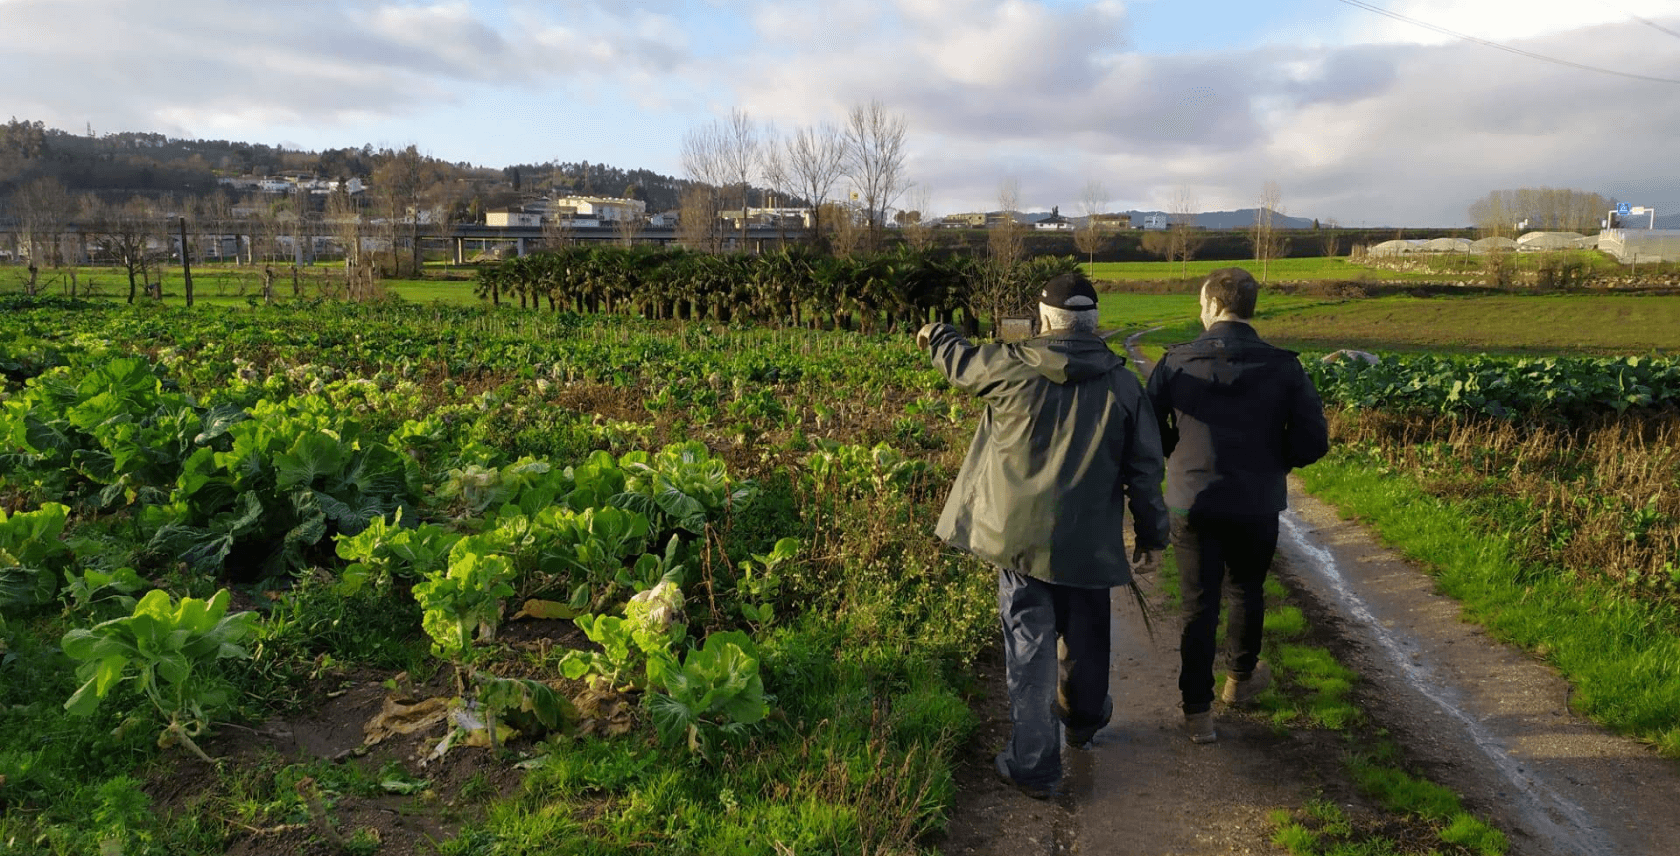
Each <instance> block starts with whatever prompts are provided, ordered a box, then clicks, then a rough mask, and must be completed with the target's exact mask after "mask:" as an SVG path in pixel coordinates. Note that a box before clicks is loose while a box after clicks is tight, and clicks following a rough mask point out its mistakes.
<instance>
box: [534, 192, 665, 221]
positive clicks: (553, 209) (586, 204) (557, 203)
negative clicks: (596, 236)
mask: <svg viewBox="0 0 1680 856" xmlns="http://www.w3.org/2000/svg"><path fill="white" fill-rule="evenodd" d="M547 207H548V214H549V216H551V217H563V218H566V219H569V220H583V219H588V220H598V221H600V222H602V223H620V222H623V221H625V220H641V219H646V218H647V203H646V202H643V201H641V200H640V199H617V198H612V197H606V196H567V197H564V198H561V199H556V200H554V201H553V202H550V203H548V206H547Z"/></svg>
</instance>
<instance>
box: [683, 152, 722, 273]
mask: <svg viewBox="0 0 1680 856" xmlns="http://www.w3.org/2000/svg"><path fill="white" fill-rule="evenodd" d="M728 145H729V142H728V140H727V138H726V136H725V132H724V126H723V125H722V123H719V122H717V121H715V120H714V121H712V122H708V123H707V124H705V125H701V126H699V127H696V128H690V129H689V130H688V133H686V134H684V135H683V141H682V167H683V176H684V177H685V178H687V179H688V180H689V181H691V182H693V184H692V185H691V186H690V187H689V188H688V189H687V190H685V191H684V192H683V195H682V210H681V213H680V214H679V215H678V218H679V219H678V226H679V229H680V230H681V231H682V233H683V235H684V238H683V243H685V244H687V245H689V246H690V247H693V248H695V249H707V250H710V251H712V252H716V251H718V250H719V249H721V244H722V236H721V235H720V234H719V231H720V230H719V223H718V215H719V213H720V212H721V211H722V208H723V186H724V184H725V183H727V182H728V181H729V163H728V156H727V155H726V154H725V149H726V148H727V147H728Z"/></svg>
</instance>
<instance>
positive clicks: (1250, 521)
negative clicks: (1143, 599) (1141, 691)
mask: <svg viewBox="0 0 1680 856" xmlns="http://www.w3.org/2000/svg"><path fill="white" fill-rule="evenodd" d="M1277 539H1278V520H1277V515H1276V514H1264V515H1253V516H1242V517H1226V516H1215V515H1207V514H1200V513H1197V512H1194V511H1192V512H1189V513H1185V512H1183V511H1178V510H1174V511H1173V513H1172V547H1173V555H1174V557H1175V558H1176V559H1177V561H1178V592H1179V595H1180V596H1181V598H1182V599H1183V601H1184V632H1183V634H1182V635H1181V636H1180V638H1179V649H1178V650H1179V673H1178V691H1179V693H1180V695H1181V696H1182V697H1183V700H1184V712H1185V713H1200V712H1201V711H1204V710H1207V709H1208V708H1210V707H1212V705H1213V666H1214V660H1215V658H1216V657H1217V656H1218V653H1219V646H1218V642H1217V639H1218V634H1219V606H1220V600H1221V595H1222V594H1223V593H1224V588H1225V584H1226V582H1229V583H1230V584H1231V588H1233V589H1235V591H1236V595H1237V596H1236V601H1235V602H1234V603H1233V604H1231V609H1230V611H1229V613H1228V614H1227V616H1226V619H1225V622H1226V623H1225V644H1226V645H1227V646H1228V647H1229V648H1230V669H1231V671H1233V672H1237V673H1239V674H1247V673H1249V672H1252V671H1254V664H1255V663H1256V662H1258V661H1259V659H1260V635H1261V630H1262V629H1263V628H1264V626H1265V620H1266V598H1265V582H1266V571H1267V570H1268V569H1269V568H1271V566H1272V554H1273V553H1275V552H1276V551H1277Z"/></svg>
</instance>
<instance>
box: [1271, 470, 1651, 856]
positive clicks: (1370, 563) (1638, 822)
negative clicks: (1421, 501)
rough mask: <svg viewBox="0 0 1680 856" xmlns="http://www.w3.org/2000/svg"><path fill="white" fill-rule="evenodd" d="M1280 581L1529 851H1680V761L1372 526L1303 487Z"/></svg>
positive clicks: (1375, 698) (1400, 729) (1385, 720)
mask: <svg viewBox="0 0 1680 856" xmlns="http://www.w3.org/2000/svg"><path fill="white" fill-rule="evenodd" d="M1290 507H1291V510H1290V511H1288V512H1286V513H1285V516H1284V519H1283V537H1282V538H1281V539H1280V542H1281V543H1280V553H1281V554H1282V558H1283V562H1282V563H1281V564H1282V566H1283V567H1282V568H1281V569H1280V576H1281V577H1283V578H1284V579H1285V580H1286V581H1287V582H1290V583H1291V584H1292V585H1293V587H1295V588H1297V589H1298V590H1300V591H1301V592H1302V593H1304V594H1305V595H1306V596H1307V597H1309V598H1310V599H1312V600H1314V601H1316V602H1317V604H1318V605H1319V609H1318V610H1317V612H1319V613H1321V614H1324V615H1327V616H1329V618H1328V621H1330V622H1332V623H1334V624H1336V625H1337V627H1336V628H1335V629H1336V632H1337V633H1338V635H1340V636H1341V637H1343V638H1344V639H1345V640H1346V643H1345V645H1344V646H1343V648H1344V650H1340V651H1338V656H1339V657H1340V658H1341V659H1342V660H1343V662H1344V663H1346V664H1347V665H1348V666H1349V667H1350V668H1354V669H1355V670H1356V671H1358V672H1359V673H1360V676H1361V679H1362V690H1361V692H1360V702H1361V704H1362V706H1363V707H1364V708H1365V710H1366V712H1367V713H1368V714H1369V715H1370V716H1371V717H1372V718H1373V719H1374V720H1376V721H1377V722H1378V723H1380V724H1381V725H1383V726H1384V727H1386V728H1388V729H1389V730H1391V731H1392V732H1393V733H1394V734H1395V735H1396V736H1397V737H1398V738H1399V740H1400V743H1401V745H1402V746H1403V747H1404V749H1405V750H1406V752H1407V754H1408V755H1409V756H1410V757H1412V758H1413V759H1414V761H1416V762H1417V763H1419V764H1421V765H1423V766H1424V767H1425V768H1426V769H1427V770H1428V771H1429V773H1430V775H1431V778H1433V779H1435V780H1436V781H1439V782H1441V783H1443V784H1446V785H1448V786H1449V787H1452V788H1453V789H1454V790H1456V791H1458V792H1459V793H1460V794H1462V795H1463V796H1464V797H1465V800H1466V802H1467V803H1468V804H1470V805H1471V806H1472V807H1473V808H1474V809H1475V810H1477V811H1478V812H1481V813H1484V814H1485V815H1487V816H1490V817H1491V818H1492V819H1493V821H1494V823H1495V825H1497V826H1499V827H1500V828H1501V829H1503V830H1504V831H1505V832H1506V834H1507V835H1508V836H1510V838H1511V845H1512V846H1511V852H1512V853H1513V854H1516V855H1517V856H1523V854H1534V856H1646V854H1672V853H1680V818H1677V817H1676V814H1675V812H1674V806H1675V804H1676V800H1677V798H1680V765H1676V764H1675V763H1674V762H1673V761H1670V760H1668V759H1665V758H1662V757H1661V756H1660V755H1658V754H1657V753H1656V752H1655V751H1654V750H1653V749H1652V748H1651V747H1650V746H1648V745H1646V744H1643V743H1640V742H1638V741H1635V740H1631V739H1628V738H1624V737H1619V736H1616V735H1613V734H1610V733H1608V732H1607V731H1606V730H1605V729H1603V728H1602V727H1600V726H1598V725H1597V724H1595V723H1593V722H1591V721H1589V720H1587V719H1585V718H1584V717H1581V716H1579V715H1577V714H1575V713H1574V712H1573V711H1572V710H1570V708H1569V694H1570V688H1569V684H1568V682H1567V681H1565V680H1564V679H1563V678H1562V677H1561V676H1559V675H1558V673H1557V672H1556V671H1555V670H1554V669H1552V668H1551V667H1550V666H1548V665H1547V664H1545V663H1543V662H1541V661H1539V660H1536V659H1535V658H1533V657H1532V656H1530V655H1528V654H1526V653H1525V652H1523V651H1521V650H1519V649H1517V648H1515V647H1513V646H1510V645H1506V644H1503V643H1500V642H1498V641H1496V640H1494V639H1492V638H1491V637H1489V636H1488V634H1487V632H1486V631H1485V630H1483V629H1482V628H1481V627H1479V626H1477V625H1474V624H1471V623H1468V622H1467V621H1466V620H1465V619H1464V618H1463V617H1462V608H1461V607H1460V605H1459V604H1458V602H1457V601H1455V600H1453V599H1451V598H1449V597H1447V596H1445V595H1442V594H1438V593H1437V592H1436V591H1435V585H1434V582H1433V580H1432V579H1431V578H1430V577H1429V576H1428V575H1427V574H1425V573H1423V572H1422V571H1420V570H1418V569H1417V568H1415V567H1413V566H1412V565H1411V564H1410V563H1408V562H1407V561H1406V560H1405V559H1404V558H1402V557H1400V556H1399V555H1397V554H1396V553H1395V552H1394V551H1393V550H1392V549H1390V548H1388V547H1386V546H1385V545H1383V544H1381V543H1380V542H1379V541H1378V540H1377V538H1376V537H1374V536H1373V535H1372V534H1371V533H1370V532H1369V531H1367V530H1366V529H1365V528H1364V527H1363V526H1361V525H1360V524H1358V523H1353V522H1349V521H1344V520H1341V519H1340V518H1339V516H1338V514H1337V512H1336V510H1335V509H1334V508H1333V507H1331V506H1329V505H1328V504H1326V503H1323V502H1321V501H1319V500H1318V499H1316V498H1314V497H1312V496H1310V495H1308V494H1305V493H1304V492H1302V491H1301V490H1300V489H1299V486H1298V485H1293V484H1292V485H1291V491H1290Z"/></svg>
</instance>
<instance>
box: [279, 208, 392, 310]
mask: <svg viewBox="0 0 1680 856" xmlns="http://www.w3.org/2000/svg"><path fill="white" fill-rule="evenodd" d="M326 218H327V227H328V228H329V229H331V230H332V235H333V238H334V240H336V241H338V243H339V246H341V247H343V248H344V296H345V298H346V299H349V300H364V299H367V298H369V297H372V296H373V294H374V292H375V291H376V290H377V283H378V279H379V277H378V267H379V266H378V265H375V264H373V261H372V259H369V258H368V257H367V255H366V254H365V253H364V252H363V247H362V238H363V235H364V233H365V226H364V224H363V223H362V206H361V204H360V202H359V201H358V200H357V199H356V197H355V196H353V195H351V193H350V190H349V188H347V187H343V186H340V187H339V188H338V189H337V190H334V191H333V192H332V194H331V195H329V196H328V197H327V212H326ZM265 296H267V295H265Z"/></svg>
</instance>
